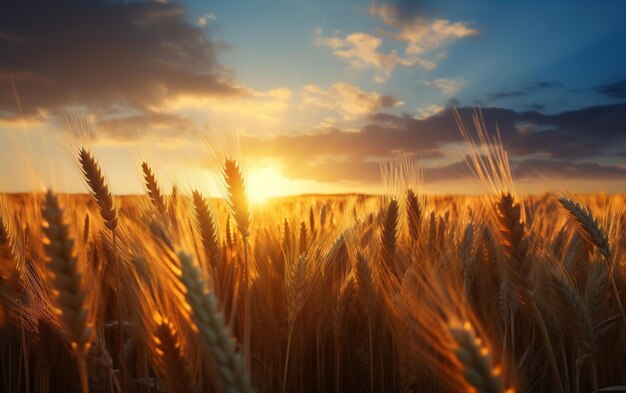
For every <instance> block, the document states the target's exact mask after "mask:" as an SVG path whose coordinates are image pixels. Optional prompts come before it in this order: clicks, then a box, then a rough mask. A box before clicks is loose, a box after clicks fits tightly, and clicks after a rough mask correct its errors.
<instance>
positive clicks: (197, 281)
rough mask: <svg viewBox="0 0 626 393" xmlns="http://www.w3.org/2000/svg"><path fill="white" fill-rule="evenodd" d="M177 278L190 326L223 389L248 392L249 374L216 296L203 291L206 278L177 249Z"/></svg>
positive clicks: (249, 387) (188, 257)
mask: <svg viewBox="0 0 626 393" xmlns="http://www.w3.org/2000/svg"><path fill="white" fill-rule="evenodd" d="M178 257H179V259H180V264H181V271H182V273H181V275H180V282H181V283H182V284H183V286H184V287H185V300H186V302H187V304H188V306H189V310H190V313H191V319H192V321H193V323H194V329H195V330H196V331H197V332H198V333H200V336H201V337H202V339H203V341H204V344H205V347H206V349H207V350H208V351H209V352H210V353H211V358H212V359H213V362H214V363H215V368H216V369H217V372H218V374H219V377H220V382H221V389H222V391H224V392H232V393H252V387H251V384H250V376H249V375H248V372H247V371H246V366H245V363H244V360H243V359H242V357H241V353H239V352H237V351H236V349H235V344H234V342H233V339H232V337H231V334H230V331H229V330H228V328H227V327H226V324H225V323H224V316H223V315H222V313H221V312H220V311H219V309H218V303H217V298H216V297H215V296H213V295H212V294H210V293H209V292H208V291H207V285H206V282H205V281H204V280H203V279H202V275H201V273H200V271H199V270H198V268H197V267H195V266H194V265H193V260H192V258H191V256H189V255H186V254H184V253H179V254H178Z"/></svg>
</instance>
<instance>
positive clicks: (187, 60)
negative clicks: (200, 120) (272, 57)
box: [0, 0, 245, 117]
mask: <svg viewBox="0 0 626 393" xmlns="http://www.w3.org/2000/svg"><path fill="white" fill-rule="evenodd" d="M206 34H207V30H206V29H205V28H200V27H198V26H195V25H193V24H192V23H190V22H189V21H188V19H187V16H186V13H185V9H184V8H183V6H181V5H180V4H177V3H175V2H141V3H135V2H110V1H105V0H99V1H96V0H91V1H78V0H62V1H58V2H49V1H44V0H35V1H28V2H21V1H20V2H2V5H1V6H0V53H2V56H0V86H2V88H0V115H2V116H5V117H6V116H15V115H17V112H18V110H17V106H16V99H15V95H14V92H13V89H12V85H14V86H15V91H16V93H17V95H18V97H19V100H20V101H21V106H22V111H23V113H24V115H26V116H37V115H40V114H41V112H44V113H49V112H50V111H56V110H58V109H60V108H63V107H65V106H68V105H81V106H85V107H88V108H89V109H90V110H91V111H92V112H99V113H111V112H115V111H116V110H117V109H119V108H120V107H132V108H134V109H137V110H148V111H149V109H150V108H151V107H153V106H158V105H159V104H161V103H162V102H163V100H164V99H165V98H166V97H178V96H182V95H195V96H212V97H222V98H226V97H233V96H239V95H241V94H245V91H244V89H242V88H241V87H239V86H236V85H235V84H234V83H233V81H232V80H231V78H230V76H229V72H228V71H227V70H226V69H224V67H222V66H221V65H220V64H219V62H218V60H217V53H218V52H219V50H220V49H221V48H222V47H224V45H223V44H222V43H220V42H219V41H217V40H213V39H210V38H209V37H207V35H206Z"/></svg>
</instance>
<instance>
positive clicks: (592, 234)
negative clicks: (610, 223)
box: [559, 196, 626, 327]
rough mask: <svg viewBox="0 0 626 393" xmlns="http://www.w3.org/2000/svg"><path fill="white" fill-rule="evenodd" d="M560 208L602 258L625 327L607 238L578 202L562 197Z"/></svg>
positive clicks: (594, 219)
mask: <svg viewBox="0 0 626 393" xmlns="http://www.w3.org/2000/svg"><path fill="white" fill-rule="evenodd" d="M559 202H561V206H563V208H564V209H565V211H566V212H567V214H568V215H569V216H570V217H571V218H572V219H573V220H574V221H575V222H576V224H577V225H578V229H579V231H580V233H581V235H582V236H583V238H584V239H585V240H586V241H588V242H589V243H590V244H592V245H594V246H596V247H597V248H598V251H600V254H602V256H603V257H604V261H605V262H606V264H607V266H608V267H609V280H610V281H611V286H612V287H613V294H614V295H615V300H616V301H617V305H618V307H619V311H620V315H621V317H622V322H623V323H624V326H625V327H626V312H624V305H623V304H622V298H621V296H620V294H619V290H618V289H617V283H616V282H615V275H614V269H613V263H612V258H611V256H612V252H611V244H610V242H609V237H608V235H607V233H606V231H605V230H604V228H603V227H602V225H600V223H599V222H598V220H597V219H596V218H595V217H594V216H593V214H592V213H591V211H590V210H589V209H588V208H586V207H583V206H581V205H580V204H579V203H578V202H575V201H573V200H571V199H568V198H566V197H564V196H562V197H560V198H559Z"/></svg>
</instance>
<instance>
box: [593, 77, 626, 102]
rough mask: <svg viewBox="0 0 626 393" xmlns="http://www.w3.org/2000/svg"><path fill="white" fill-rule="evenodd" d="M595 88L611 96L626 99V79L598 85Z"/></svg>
mask: <svg viewBox="0 0 626 393" xmlns="http://www.w3.org/2000/svg"><path fill="white" fill-rule="evenodd" d="M594 90H595V91H596V92H597V93H599V94H602V95H604V96H607V97H610V98H619V99H622V100H626V79H622V80H621V81H616V82H613V83H607V84H604V85H600V86H597V87H596V88H595V89H594Z"/></svg>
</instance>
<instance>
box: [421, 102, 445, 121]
mask: <svg viewBox="0 0 626 393" xmlns="http://www.w3.org/2000/svg"><path fill="white" fill-rule="evenodd" d="M444 109H446V108H445V107H443V106H441V105H434V104H433V105H428V106H425V107H421V108H417V113H416V115H415V116H413V117H414V118H416V119H418V120H423V119H427V118H429V117H431V116H434V115H436V114H438V113H441V112H443V111H444Z"/></svg>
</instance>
